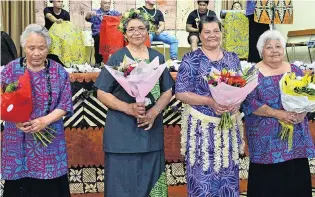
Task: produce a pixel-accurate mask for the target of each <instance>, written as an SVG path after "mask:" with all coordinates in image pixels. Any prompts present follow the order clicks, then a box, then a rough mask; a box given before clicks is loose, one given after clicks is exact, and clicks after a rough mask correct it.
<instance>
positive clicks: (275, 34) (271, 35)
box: [256, 30, 286, 58]
mask: <svg viewBox="0 0 315 197" xmlns="http://www.w3.org/2000/svg"><path fill="white" fill-rule="evenodd" d="M269 40H278V41H280V43H281V45H282V47H283V48H285V45H286V40H285V39H284V37H283V36H282V35H281V33H280V32H279V31H276V30H267V31H265V32H264V33H263V34H262V35H261V36H260V37H259V39H258V42H257V45H256V47H257V50H258V52H259V56H260V57H261V58H262V50H263V48H264V46H265V44H266V42H267V41H269Z"/></svg>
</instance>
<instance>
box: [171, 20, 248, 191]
mask: <svg viewBox="0 0 315 197" xmlns="http://www.w3.org/2000/svg"><path fill="white" fill-rule="evenodd" d="M199 32H200V38H201V41H202V47H201V48H200V49H198V50H196V51H194V52H191V53H188V54H186V55H185V56H184V58H183V60H182V64H181V65H180V67H179V72H178V75H177V80H176V86H175V93H176V98H177V99H178V100H181V101H182V102H183V103H186V104H187V105H185V107H184V112H183V119H182V133H181V134H182V139H181V143H182V149H181V153H182V154H183V155H185V160H186V175H187V187H188V195H189V196H190V197H207V196H211V197H227V196H229V197H238V196H239V170H238V168H239V165H238V156H239V154H238V153H239V151H240V149H241V146H240V144H241V142H242V140H241V135H242V134H241V133H240V130H242V124H241V120H240V117H239V113H237V112H238V109H239V107H237V106H221V105H219V104H218V103H216V102H215V101H214V99H213V98H212V97H211V93H210V90H209V87H208V84H207V82H206V81H205V80H204V79H203V76H205V75H206V74H208V73H209V72H210V71H211V68H212V67H215V68H216V69H218V70H222V69H223V68H227V69H231V70H235V71H236V70H239V69H240V61H239V58H238V57H237V55H236V54H235V53H230V52H227V51H224V50H222V49H221V47H220V42H221V36H222V33H221V23H220V22H219V20H218V19H217V18H216V17H213V16H210V17H207V18H206V19H205V20H204V21H202V22H201V24H200V25H199ZM224 112H231V113H232V114H233V116H232V118H233V120H234V123H235V125H234V126H233V128H231V129H230V130H223V131H222V130H221V129H219V127H218V124H219V122H220V117H221V114H222V113H224Z"/></svg>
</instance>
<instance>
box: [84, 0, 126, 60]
mask: <svg viewBox="0 0 315 197" xmlns="http://www.w3.org/2000/svg"><path fill="white" fill-rule="evenodd" d="M110 4H111V0H102V1H101V4H100V5H101V7H100V9H97V10H92V11H90V12H88V13H87V14H86V16H85V20H86V21H88V22H90V23H92V36H93V39H94V49H95V52H94V57H95V64H101V62H102V61H103V57H102V55H101V54H99V46H100V28H101V23H102V20H103V16H104V15H109V16H120V15H121V13H120V12H118V11H116V10H110Z"/></svg>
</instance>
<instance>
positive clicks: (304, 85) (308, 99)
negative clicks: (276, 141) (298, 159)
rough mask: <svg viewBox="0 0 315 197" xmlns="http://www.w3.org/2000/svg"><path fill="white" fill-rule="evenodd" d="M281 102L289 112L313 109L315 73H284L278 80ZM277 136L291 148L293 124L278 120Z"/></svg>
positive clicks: (302, 111) (314, 103)
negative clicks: (302, 74) (279, 129)
mask: <svg viewBox="0 0 315 197" xmlns="http://www.w3.org/2000/svg"><path fill="white" fill-rule="evenodd" d="M279 86H280V94H281V103H282V106H283V109H285V110H286V111H289V112H296V113H304V112H314V111H315V75H314V74H309V73H307V74H305V75H304V76H303V77H300V76H296V74H295V73H294V72H291V73H285V74H284V75H283V76H282V78H281V80H280V82H279ZM279 122H280V124H281V127H282V128H281V131H280V132H279V136H280V138H281V139H282V140H287V141H288V151H290V150H291V149H292V145H293V132H294V125H293V124H286V123H284V122H282V121H279Z"/></svg>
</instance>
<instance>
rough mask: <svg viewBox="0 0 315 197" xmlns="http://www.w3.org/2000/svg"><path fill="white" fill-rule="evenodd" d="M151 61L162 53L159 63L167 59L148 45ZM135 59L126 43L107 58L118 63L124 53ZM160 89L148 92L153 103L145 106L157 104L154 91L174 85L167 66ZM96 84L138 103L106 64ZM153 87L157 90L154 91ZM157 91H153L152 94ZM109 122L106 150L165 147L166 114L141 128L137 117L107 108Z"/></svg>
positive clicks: (110, 62) (115, 63)
mask: <svg viewBox="0 0 315 197" xmlns="http://www.w3.org/2000/svg"><path fill="white" fill-rule="evenodd" d="M148 51H149V60H150V62H151V61H152V60H153V59H154V58H155V57H159V60H160V64H163V63H164V57H163V55H162V54H161V53H159V52H158V51H156V50H154V49H151V48H148ZM125 55H126V56H127V57H129V58H131V59H134V58H133V57H132V55H131V54H130V52H129V50H128V49H127V48H126V47H124V48H122V49H120V50H119V51H117V52H116V53H114V54H113V55H111V57H110V59H109V60H108V62H107V65H109V66H119V65H120V63H121V62H123V59H124V56H125ZM157 84H158V85H156V86H157V89H158V90H157V89H156V88H153V89H152V90H151V92H150V93H149V94H148V95H147V96H146V97H147V98H149V99H150V100H151V102H152V103H151V104H150V105H149V106H147V107H146V110H148V109H150V108H151V107H152V106H154V104H155V102H156V100H157V99H158V98H159V96H158V97H157V98H156V99H155V98H154V95H156V93H157V91H158V94H159V95H161V93H163V92H166V91H167V90H169V89H171V88H172V87H173V86H174V80H173V78H172V76H171V75H170V73H169V71H168V69H165V70H164V72H163V73H162V75H161V77H160V80H159V83H157ZM94 86H95V87H96V88H98V89H100V90H102V91H104V92H107V93H111V94H112V95H114V96H115V97H116V98H118V99H119V100H121V101H124V102H126V103H135V102H136V99H135V98H134V97H131V96H130V95H129V94H128V93H127V92H126V91H125V90H124V89H123V88H122V87H121V86H120V85H119V83H118V82H117V81H116V80H115V78H114V77H113V76H112V75H111V74H110V73H109V72H108V71H107V69H106V68H103V69H102V71H101V73H100V75H99V76H98V78H97V80H96V82H95V84H94ZM153 91H154V92H153ZM152 93H154V95H153V94H152ZM106 116H107V117H106V123H105V127H104V136H103V148H104V151H105V152H112V153H141V152H151V151H158V150H163V149H164V129H163V116H162V114H159V115H158V116H157V117H156V119H155V121H154V124H153V126H152V128H151V129H150V130H148V131H145V130H144V128H138V125H137V119H136V118H135V117H133V116H130V115H127V114H125V113H123V112H120V111H116V110H113V109H108V111H107V114H106Z"/></svg>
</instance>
